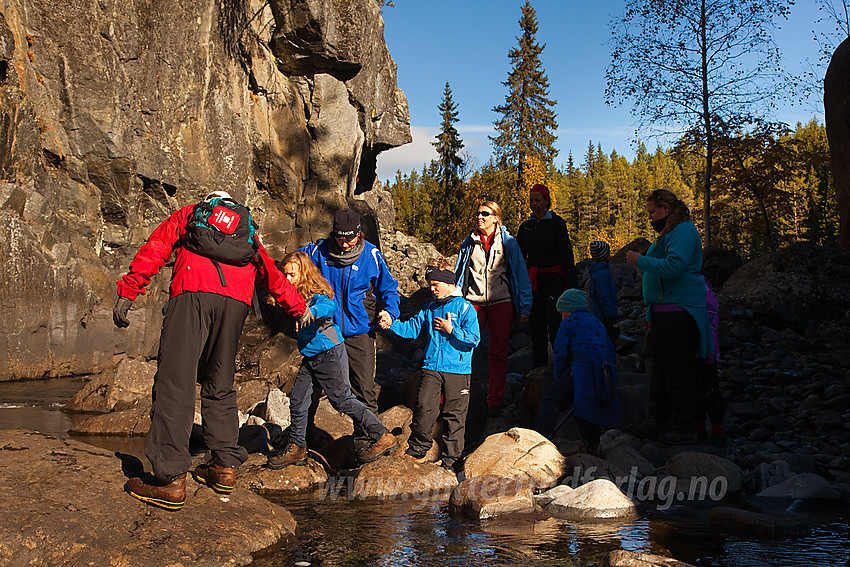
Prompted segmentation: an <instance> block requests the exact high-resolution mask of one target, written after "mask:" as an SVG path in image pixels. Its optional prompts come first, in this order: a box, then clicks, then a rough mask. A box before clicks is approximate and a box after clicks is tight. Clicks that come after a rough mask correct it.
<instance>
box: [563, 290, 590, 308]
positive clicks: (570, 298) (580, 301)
mask: <svg viewBox="0 0 850 567" xmlns="http://www.w3.org/2000/svg"><path fill="white" fill-rule="evenodd" d="M555 308H556V309H557V310H558V311H559V312H560V313H567V312H572V311H575V310H576V309H583V308H584V309H586V308H587V294H586V293H584V292H583V291H582V290H580V289H568V290H567V291H565V292H564V293H562V294H561V297H559V298H558V303H557V305H556V306H555Z"/></svg>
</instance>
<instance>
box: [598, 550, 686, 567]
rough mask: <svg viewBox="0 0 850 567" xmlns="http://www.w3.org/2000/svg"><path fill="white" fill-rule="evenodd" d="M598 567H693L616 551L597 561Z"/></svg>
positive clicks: (666, 559)
mask: <svg viewBox="0 0 850 567" xmlns="http://www.w3.org/2000/svg"><path fill="white" fill-rule="evenodd" d="M599 567H694V566H693V565H691V564H690V563H684V562H682V561H677V560H675V559H672V558H670V557H663V556H661V555H653V554H651V553H638V552H636V551H626V550H625V549H618V550H615V551H609V552H608V553H607V554H605V556H604V557H603V558H602V559H601V560H600V561H599Z"/></svg>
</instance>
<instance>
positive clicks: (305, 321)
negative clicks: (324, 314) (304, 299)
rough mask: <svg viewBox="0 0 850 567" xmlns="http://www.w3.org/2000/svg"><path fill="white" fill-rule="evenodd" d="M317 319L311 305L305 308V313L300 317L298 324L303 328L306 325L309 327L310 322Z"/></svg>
mask: <svg viewBox="0 0 850 567" xmlns="http://www.w3.org/2000/svg"><path fill="white" fill-rule="evenodd" d="M315 320H316V316H315V315H313V312H312V311H310V308H309V307H307V308H305V309H304V315H302V316H301V317H300V318H299V319H298V326H299V328H301V329H303V328H304V327H309V326H310V323H312V322H313V321H315Z"/></svg>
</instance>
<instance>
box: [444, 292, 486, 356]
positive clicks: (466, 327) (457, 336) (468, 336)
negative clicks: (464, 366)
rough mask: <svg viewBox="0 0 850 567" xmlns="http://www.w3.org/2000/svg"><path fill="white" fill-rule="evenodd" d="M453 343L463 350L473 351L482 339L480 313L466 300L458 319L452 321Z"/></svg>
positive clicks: (451, 338)
mask: <svg viewBox="0 0 850 567" xmlns="http://www.w3.org/2000/svg"><path fill="white" fill-rule="evenodd" d="M450 340H451V342H452V345H453V346H454V347H455V348H456V349H458V350H462V351H471V350H472V349H474V348H475V347H476V346H478V343H479V342H480V341H481V332H480V330H479V328H478V314H477V313H476V312H475V308H474V307H473V306H472V304H470V303H469V302H464V305H463V307H462V308H461V312H460V315H459V316H458V320H457V321H453V322H452V334H451V335H450Z"/></svg>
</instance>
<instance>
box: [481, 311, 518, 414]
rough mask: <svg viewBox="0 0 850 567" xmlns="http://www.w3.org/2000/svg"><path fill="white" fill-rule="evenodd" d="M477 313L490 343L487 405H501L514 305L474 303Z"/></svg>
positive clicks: (488, 348) (503, 396) (503, 395)
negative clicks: (488, 331)
mask: <svg viewBox="0 0 850 567" xmlns="http://www.w3.org/2000/svg"><path fill="white" fill-rule="evenodd" d="M474 307H475V312H476V313H477V314H478V326H479V328H480V329H481V332H482V334H483V333H484V328H485V327H487V328H489V329H490V343H489V345H488V347H487V363H488V369H489V372H488V375H489V377H490V385H489V388H488V389H487V406H488V407H501V406H502V405H503V403H504V398H505V382H506V378H505V377H506V376H507V373H508V341H509V340H510V338H511V325H512V324H513V322H514V305H513V303H511V302H510V301H506V302H504V303H497V304H496V305H487V306H484V305H474Z"/></svg>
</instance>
